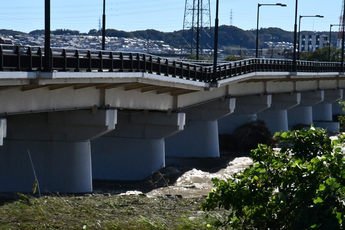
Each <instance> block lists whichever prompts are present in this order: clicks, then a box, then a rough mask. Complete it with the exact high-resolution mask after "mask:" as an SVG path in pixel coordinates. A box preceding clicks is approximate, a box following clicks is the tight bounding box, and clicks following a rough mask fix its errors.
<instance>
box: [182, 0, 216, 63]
mask: <svg viewBox="0 0 345 230" xmlns="http://www.w3.org/2000/svg"><path fill="white" fill-rule="evenodd" d="M210 31H211V11H210V0H186V4H185V11H184V19H183V39H184V41H185V43H186V44H184V45H183V46H182V47H183V48H182V52H183V53H185V54H188V53H190V54H195V55H196V57H197V59H198V57H199V54H204V55H209V54H210V53H211V46H210V42H211V35H210ZM206 49H208V51H207V50H206Z"/></svg>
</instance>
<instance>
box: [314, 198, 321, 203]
mask: <svg viewBox="0 0 345 230" xmlns="http://www.w3.org/2000/svg"><path fill="white" fill-rule="evenodd" d="M313 202H314V204H319V203H323V199H322V198H321V197H317V198H315V199H314V200H313Z"/></svg>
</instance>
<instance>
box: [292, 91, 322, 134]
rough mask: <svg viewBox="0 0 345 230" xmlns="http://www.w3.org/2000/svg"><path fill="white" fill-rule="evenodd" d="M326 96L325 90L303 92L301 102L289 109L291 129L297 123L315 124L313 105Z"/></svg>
mask: <svg viewBox="0 0 345 230" xmlns="http://www.w3.org/2000/svg"><path fill="white" fill-rule="evenodd" d="M324 98H325V92H324V91H323V90H321V91H312V92H302V93H301V103H300V104H299V105H298V106H296V107H293V108H292V109H290V110H288V122H289V129H292V128H293V127H294V126H295V125H298V124H302V125H306V126H309V127H310V125H311V124H313V109H312V107H313V106H314V105H316V104H318V103H321V102H322V101H323V100H324Z"/></svg>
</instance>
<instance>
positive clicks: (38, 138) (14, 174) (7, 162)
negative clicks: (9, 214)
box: [0, 109, 117, 193]
mask: <svg viewBox="0 0 345 230" xmlns="http://www.w3.org/2000/svg"><path fill="white" fill-rule="evenodd" d="M116 116H117V111H116V110H98V111H97V110H96V109H95V110H93V111H91V110H75V111H65V112H51V113H37V114H25V115H11V116H7V124H8V125H7V127H8V132H7V137H6V138H5V140H4V145H3V146H2V147H0V192H31V190H32V185H33V183H34V181H35V177H34V171H35V173H36V175H37V179H38V182H39V187H40V191H41V192H42V193H43V192H52V193H54V192H60V193H86V192H92V173H91V148H90V141H89V140H91V139H93V138H97V137H99V136H101V135H103V134H105V133H107V132H109V131H111V130H113V129H114V128H115V124H116ZM29 153H30V156H31V158H32V163H33V166H34V169H33V168H32V165H31V161H30V157H29ZM33 170H34V171H33Z"/></svg>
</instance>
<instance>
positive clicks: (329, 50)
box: [328, 24, 341, 61]
mask: <svg viewBox="0 0 345 230" xmlns="http://www.w3.org/2000/svg"><path fill="white" fill-rule="evenodd" d="M333 26H341V25H340V24H330V25H329V42H328V61H331V43H332V27H333Z"/></svg>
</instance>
